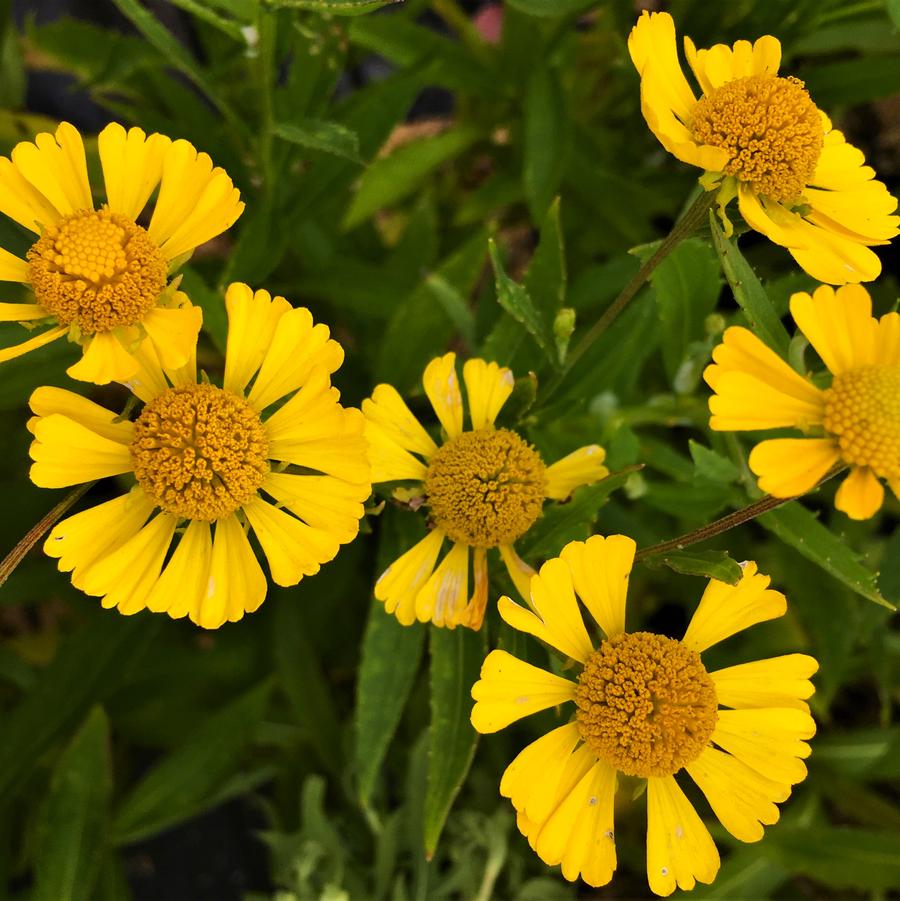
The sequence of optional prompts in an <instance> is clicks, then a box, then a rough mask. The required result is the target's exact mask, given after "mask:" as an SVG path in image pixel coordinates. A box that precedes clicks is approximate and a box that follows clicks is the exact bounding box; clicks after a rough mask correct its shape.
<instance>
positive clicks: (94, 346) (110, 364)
mask: <svg viewBox="0 0 900 901" xmlns="http://www.w3.org/2000/svg"><path fill="white" fill-rule="evenodd" d="M139 368H140V367H139V366H138V363H137V361H136V360H135V359H134V356H133V355H132V354H131V353H129V352H128V351H127V350H126V349H125V348H124V347H123V346H122V342H121V341H120V340H119V339H118V337H117V336H116V333H115V332H114V331H112V332H97V334H96V335H94V336H93V337H92V338H88V339H87V343H86V344H85V345H84V354H83V356H82V357H81V359H80V360H79V361H78V362H77V363H75V364H74V365H72V366H70V367H69V368H68V369H67V370H66V374H67V375H68V376H69V377H70V378H73V379H78V381H80V382H93V383H94V384H95V385H108V384H109V383H110V382H127V381H128V380H129V379H131V378H134V376H135V375H137V373H138V369H139Z"/></svg>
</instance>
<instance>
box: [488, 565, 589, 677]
mask: <svg viewBox="0 0 900 901" xmlns="http://www.w3.org/2000/svg"><path fill="white" fill-rule="evenodd" d="M531 606H532V607H533V609H534V611H535V612H532V611H531V610H528V609H526V608H525V607H520V606H519V605H518V604H516V603H515V602H514V601H512V600H510V598H507V597H503V598H500V600H499V601H498V603H497V609H498V610H499V611H500V616H502V617H503V619H504V620H505V621H506V622H507V623H508V624H509V625H510V626H512V627H513V628H514V629H518V630H519V631H520V632H526V633H528V634H529V635H534V636H535V637H536V638H539V639H540V640H541V641H545V642H547V644H549V645H552V646H553V647H554V648H557V649H558V650H560V651H562V652H563V653H564V654H565V655H566V656H567V657H571V658H572V659H573V660H577V661H578V662H579V663H584V661H585V660H587V658H588V657H589V656H590V655H591V654H592V653H593V650H594V646H593V645H592V644H591V639H590V636H589V635H588V633H587V629H585V627H584V620H583V619H582V618H581V611H580V610H579V609H578V602H577V601H576V600H575V591H574V589H573V588H572V577H571V575H570V573H569V567H568V566H567V565H566V563H565V562H564V561H562V560H560V559H559V558H554V559H553V560H548V561H547V562H546V563H545V564H544V565H543V566H542V567H541V571H540V573H539V574H538V575H536V576H535V577H534V578H533V579H532V580H531Z"/></svg>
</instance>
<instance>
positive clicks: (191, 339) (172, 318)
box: [141, 306, 203, 369]
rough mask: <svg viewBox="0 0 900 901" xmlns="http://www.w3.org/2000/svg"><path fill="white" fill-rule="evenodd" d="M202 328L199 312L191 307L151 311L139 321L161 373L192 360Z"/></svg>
mask: <svg viewBox="0 0 900 901" xmlns="http://www.w3.org/2000/svg"><path fill="white" fill-rule="evenodd" d="M202 324H203V311H202V310H201V309H200V307H194V306H186V307H180V308H178V309H166V308H163V307H155V308H154V309H152V310H151V311H150V312H149V313H147V314H146V315H145V316H144V318H143V319H142V320H141V325H142V326H143V327H144V329H145V330H146V332H147V335H148V336H149V338H150V340H151V341H152V342H153V347H154V349H155V350H156V354H157V356H158V358H159V361H160V363H161V364H162V366H163V368H165V369H178V368H179V367H180V366H184V364H185V363H187V362H188V360H190V359H192V358H193V356H194V354H195V353H196V350H197V338H198V336H199V335H200V326H201V325H202Z"/></svg>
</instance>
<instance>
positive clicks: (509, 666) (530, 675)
mask: <svg viewBox="0 0 900 901" xmlns="http://www.w3.org/2000/svg"><path fill="white" fill-rule="evenodd" d="M472 697H473V698H474V700H475V702H476V703H475V706H474V707H473V708H472V725H473V726H474V727H475V728H476V729H477V730H478V731H479V732H481V733H487V732H498V731H499V730H500V729H504V728H505V727H506V726H508V725H509V724H510V723H514V722H515V721H516V720H520V719H522V717H523V716H530V715H531V714H532V713H537V712H538V711H539V710H546V709H547V708H548V707H555V706H556V705H557V704H562V703H563V701H571V700H574V698H575V683H574V682H569V680H568V679H562V678H560V677H559V676H554V675H553V673H548V672H547V671H546V670H542V669H539V668H538V667H536V666H532V665H531V664H530V663H525V662H524V661H523V660H519V659H518V658H517V657H513V656H512V654H507V653H506V651H491V653H490V654H488V655H487V657H486V658H485V661H484V664H483V665H482V667H481V678H480V679H479V680H478V681H477V682H476V683H475V684H474V685H473V686H472Z"/></svg>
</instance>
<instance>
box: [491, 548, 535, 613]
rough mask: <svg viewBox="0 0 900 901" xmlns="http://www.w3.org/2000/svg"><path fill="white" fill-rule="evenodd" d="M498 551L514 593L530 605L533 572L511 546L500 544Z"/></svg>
mask: <svg viewBox="0 0 900 901" xmlns="http://www.w3.org/2000/svg"><path fill="white" fill-rule="evenodd" d="M499 551H500V557H501V558H502V560H503V562H504V564H505V565H506V571H507V572H508V573H509V577H510V579H512V583H513V585H515V586H516V591H518V592H519V595H520V596H521V598H522V600H524V601H527V602H528V603H531V580H532V578H533V577H534V570H533V569H532V568H531V567H530V566H529V565H528V564H527V563H526V562H525V561H524V560H523V559H522V558H521V557H520V556H519V555H518V554H517V553H516V549H515V548H514V547H513V546H512V545H511V544H501V545H500V547H499Z"/></svg>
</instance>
